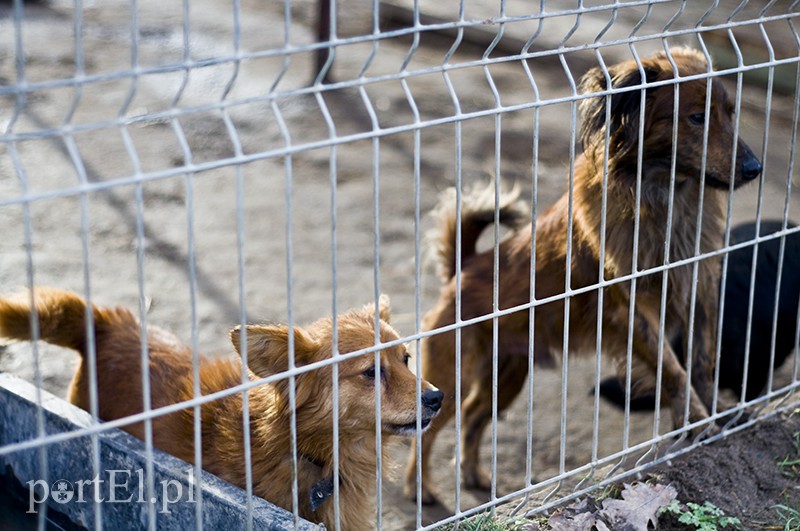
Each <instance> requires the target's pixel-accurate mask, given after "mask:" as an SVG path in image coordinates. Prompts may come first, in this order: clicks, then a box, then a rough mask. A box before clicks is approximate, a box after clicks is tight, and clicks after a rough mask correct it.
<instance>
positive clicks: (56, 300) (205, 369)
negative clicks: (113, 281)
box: [0, 288, 442, 529]
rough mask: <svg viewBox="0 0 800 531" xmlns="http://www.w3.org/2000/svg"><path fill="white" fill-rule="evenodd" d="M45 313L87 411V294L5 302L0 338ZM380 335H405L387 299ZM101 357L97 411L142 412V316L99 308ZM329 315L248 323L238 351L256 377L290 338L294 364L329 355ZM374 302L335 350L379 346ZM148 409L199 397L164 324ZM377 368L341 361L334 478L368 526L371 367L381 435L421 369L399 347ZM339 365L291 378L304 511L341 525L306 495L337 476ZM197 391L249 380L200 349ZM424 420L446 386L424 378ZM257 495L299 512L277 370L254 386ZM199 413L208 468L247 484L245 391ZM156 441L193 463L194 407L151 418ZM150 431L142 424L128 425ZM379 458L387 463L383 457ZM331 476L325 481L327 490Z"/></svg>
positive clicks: (271, 368) (352, 319)
mask: <svg viewBox="0 0 800 531" xmlns="http://www.w3.org/2000/svg"><path fill="white" fill-rule="evenodd" d="M32 299H33V301H34V304H35V307H36V314H37V316H38V325H39V337H40V338H41V339H42V340H44V341H47V342H49V343H53V344H56V345H60V346H63V347H68V348H72V349H74V350H77V351H78V352H79V353H80V354H81V363H80V365H79V367H78V370H77V372H76V373H75V376H74V379H73V381H72V384H71V387H70V391H69V397H70V400H71V401H72V403H73V404H75V405H77V406H79V407H81V408H84V409H87V410H88V409H89V404H90V402H89V391H90V387H89V385H90V382H89V371H88V354H87V353H88V349H89V348H90V340H89V338H87V335H86V330H87V328H86V321H85V318H86V310H87V308H86V303H85V302H84V300H83V299H82V298H80V297H79V296H77V295H75V294H73V293H69V292H65V291H59V290H55V289H47V288H41V289H37V290H35V291H34V293H33V297H32V296H31V294H30V293H27V292H26V293H22V294H19V295H16V296H12V297H8V298H2V299H0V335H2V336H3V337H6V338H13V339H19V340H30V339H31V332H30V322H31V321H30V320H31V300H32ZM379 315H380V323H379V329H380V340H381V342H390V341H395V340H397V339H398V335H397V333H396V332H395V331H394V330H393V329H392V327H391V326H390V325H389V324H388V320H389V307H388V299H385V298H382V299H381V304H380V308H379ZM92 317H93V320H94V348H95V352H96V356H97V357H96V359H97V364H96V365H97V385H98V387H97V397H98V406H99V416H100V418H101V419H103V420H112V419H118V418H122V417H126V416H128V415H133V414H135V413H139V412H141V411H142V408H143V403H142V398H143V394H142V378H141V376H140V375H141V364H140V355H141V354H140V353H141V348H142V346H141V336H140V330H141V325H140V323H139V322H138V320H137V319H136V318H135V317H134V315H133V314H132V313H131V312H129V311H128V310H126V309H123V308H114V309H109V308H101V307H98V306H94V307H93V308H92ZM332 328H333V320H332V319H330V318H327V319H321V320H319V321H317V322H315V323H313V324H312V325H310V326H308V327H307V328H299V327H295V328H294V330H290V329H289V328H288V327H287V326H283V325H270V326H260V325H249V326H247V327H246V330H247V333H246V341H245V340H244V338H243V337H242V336H244V335H245V334H242V330H241V329H240V328H238V327H237V328H235V329H233V330H232V331H231V340H232V342H233V346H234V348H235V349H236V351H237V352H238V353H241V346H240V345H245V344H246V345H247V347H246V348H247V358H246V359H247V364H248V369H249V370H247V375H248V378H249V379H250V380H256V379H258V378H259V377H266V376H270V375H275V374H277V373H279V372H281V371H285V370H287V368H288V360H289V357H288V356H289V341H290V335H293V340H294V354H295V362H296V364H297V366H303V365H307V364H309V363H313V362H318V361H321V360H325V359H328V358H330V357H331V351H332V343H331V340H332V335H331V334H332ZM375 332H376V327H375V306H374V305H367V306H364V307H363V308H361V309H356V310H351V311H349V312H347V313H345V314H342V315H340V316H339V318H338V348H339V351H340V352H341V353H347V352H353V351H356V350H360V349H363V348H367V347H370V346H372V345H374V344H375ZM146 342H147V348H148V350H149V356H150V363H149V372H150V388H151V395H150V400H151V407H152V408H159V407H163V406H167V405H170V404H175V403H178V402H181V401H184V400H188V399H191V398H192V397H193V375H192V352H191V350H190V349H189V348H187V347H186V346H184V345H183V344H182V343H181V342H180V341H179V340H178V339H177V338H175V337H174V336H173V335H171V334H170V333H168V332H165V331H164V330H161V329H159V328H156V327H153V326H150V327H148V329H147V338H146ZM380 359H381V362H380V371H378V370H376V368H375V358H374V354H365V355H363V356H358V357H355V358H351V359H347V360H343V361H342V362H341V363H338V367H339V369H338V370H339V479H340V489H339V496H340V498H339V499H340V504H341V511H340V522H341V525H342V528H343V529H369V528H370V527H372V526H373V525H374V518H375V516H376V512H375V511H376V509H375V481H376V473H377V468H376V460H377V452H379V451H382V449H378V448H376V442H375V429H376V420H375V380H374V377H375V374H376V373H379V374H380V378H381V420H382V433H383V434H384V436H385V437H386V438H390V437H392V436H395V435H410V434H413V433H415V431H416V411H417V408H416V398H415V397H416V377H415V376H414V374H413V373H411V371H409V369H408V367H407V366H406V365H407V361H408V354H407V351H406V349H405V347H404V346H402V345H397V346H393V347H388V348H385V349H383V350H382V351H381V353H380ZM332 370H333V369H332V368H331V366H326V367H325V368H319V369H315V370H311V371H309V372H304V373H302V374H300V375H298V376H297V377H296V379H295V383H296V414H297V417H296V420H297V453H298V459H297V467H298V473H297V481H298V492H299V500H298V501H299V509H300V515H301V516H302V517H304V518H307V519H309V520H312V521H317V522H320V521H321V522H324V523H325V524H326V526H328V528H329V529H333V528H334V503H333V500H332V499H326V500H325V501H324V502H323V503H322V505H321V506H319V507H318V508H317V510H316V511H314V510H312V507H311V503H310V499H309V497H310V493H311V491H312V489H314V487H315V485H317V484H319V483H320V482H322V481H326V480H329V478H331V477H332V476H333V431H332V430H333V415H334V411H333V404H332V376H331V375H332ZM199 374H200V390H201V392H202V393H203V394H204V395H206V394H210V393H214V392H217V391H220V390H224V389H226V388H230V387H233V386H236V385H238V384H240V383H241V382H242V366H241V358H240V357H239V356H231V357H229V358H225V359H216V360H212V359H208V358H202V357H201V358H200V367H199ZM422 391H423V392H422V397H421V401H422V405H421V408H420V410H421V417H422V418H421V424H422V426H423V427H426V426H427V425H428V423H429V422H430V419H431V418H432V417H433V416H434V415H435V414H436V412H437V411H438V409H439V407H440V404H441V398H442V394H441V392H439V391H438V390H436V389H435V388H434V387H433V386H431V385H430V384H428V383H427V382H422ZM249 407H250V434H251V435H250V437H251V456H252V478H253V492H254V493H255V494H256V495H258V496H261V497H263V498H265V499H267V500H269V501H271V502H273V503H275V504H277V505H279V506H281V507H284V508H286V509H288V510H291V509H292V488H291V485H292V481H293V472H292V449H291V441H290V433H291V432H290V422H291V414H292V411H291V409H290V405H289V382H288V380H287V379H280V380H277V381H275V382H274V383H271V384H265V385H260V386H257V387H254V388H253V389H251V390H250V391H249ZM201 416H202V445H203V448H202V465H203V468H204V469H206V470H208V471H210V472H212V473H214V474H216V475H218V476H219V477H221V478H223V479H226V480H228V481H230V482H231V483H234V484H236V485H239V486H242V487H244V486H245V453H244V439H243V428H242V426H243V422H242V419H243V417H242V394H241V393H236V394H233V395H230V396H227V397H225V398H221V399H218V400H214V401H212V402H209V403H207V404H204V405H203V406H202V409H201ZM152 422H153V442H154V444H155V446H156V447H158V448H160V449H162V450H164V451H166V452H169V453H171V454H173V455H175V456H177V457H180V458H182V459H184V460H186V461H189V462H193V461H194V445H193V441H194V438H193V430H194V415H193V412H192V410H191V409H186V410H182V411H179V412H177V413H172V414H169V415H164V416H158V417H156V418H154V419H153V421H152ZM125 429H126V430H127V431H128V432H130V433H132V434H133V435H135V436H137V437H139V438H144V425H143V424H142V423H138V424H133V425H129V426H126V428H125ZM384 462H386V461H385V460H384ZM332 485H333V484H332V483H330V486H331V489H332Z"/></svg>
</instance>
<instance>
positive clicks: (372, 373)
mask: <svg viewBox="0 0 800 531" xmlns="http://www.w3.org/2000/svg"><path fill="white" fill-rule="evenodd" d="M363 374H364V376H366V377H367V378H369V379H370V380H374V379H375V366H374V365H373V366H371V367H370V368H369V369H367V370H366V371H364V372H363Z"/></svg>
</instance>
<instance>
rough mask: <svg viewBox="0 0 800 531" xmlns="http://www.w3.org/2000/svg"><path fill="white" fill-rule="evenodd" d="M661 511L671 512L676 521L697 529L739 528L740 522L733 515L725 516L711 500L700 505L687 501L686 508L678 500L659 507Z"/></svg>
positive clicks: (703, 530) (716, 530) (700, 530)
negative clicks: (676, 518) (661, 507)
mask: <svg viewBox="0 0 800 531" xmlns="http://www.w3.org/2000/svg"><path fill="white" fill-rule="evenodd" d="M661 513H662V514H663V513H671V514H674V515H675V516H677V517H678V522H680V523H682V524H686V525H690V526H693V527H694V529H696V530H697V531H718V530H719V529H741V526H742V522H741V521H740V520H739V519H738V518H736V517H734V516H727V515H725V512H724V511H723V510H722V509H720V508H719V507H717V506H716V505H714V504H713V503H711V502H708V501H706V502H704V503H703V504H702V505H700V504H697V503H694V502H687V503H686V508H685V509H684V508H683V507H682V506H681V503H680V502H678V500H672V503H670V504H669V505H667V506H666V507H664V508H663V509H661Z"/></svg>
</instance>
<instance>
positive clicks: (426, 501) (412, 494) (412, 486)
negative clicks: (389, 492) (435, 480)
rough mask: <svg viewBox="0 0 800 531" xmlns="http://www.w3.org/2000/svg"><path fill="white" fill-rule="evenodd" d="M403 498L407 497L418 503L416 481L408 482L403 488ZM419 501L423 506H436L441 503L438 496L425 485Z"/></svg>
mask: <svg viewBox="0 0 800 531" xmlns="http://www.w3.org/2000/svg"><path fill="white" fill-rule="evenodd" d="M403 496H405V498H406V499H407V500H409V501H412V502H414V503H417V482H416V481H412V482H411V483H408V482H406V484H405V485H404V486H403ZM419 500H420V502H421V503H422V505H436V504H438V503H439V499H438V498H437V497H436V494H434V493H433V491H431V490H430V489H429V488H427V487H426V486H425V484H424V483H423V485H422V494H421V496H420V498H419Z"/></svg>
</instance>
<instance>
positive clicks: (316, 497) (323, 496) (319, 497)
mask: <svg viewBox="0 0 800 531" xmlns="http://www.w3.org/2000/svg"><path fill="white" fill-rule="evenodd" d="M301 457H302V458H303V459H305V460H306V461H308V462H309V463H311V464H312V465H316V466H318V467H319V469H320V470H325V463H323V462H322V461H320V460H318V459H316V458H314V457H311V456H310V455H305V454H302V455H301ZM341 483H342V477H341V475H339V484H340V485H341ZM331 496H333V474H331V475H330V476H329V477H326V478H322V479H320V480H319V481H317V482H316V483H314V484H313V485H312V486H311V490H310V491H309V492H308V501H309V502H310V503H311V510H312V511H314V512H316V511H317V509H319V507H320V505H322V504H323V503H325V500H327V499H328V498H330V497H331Z"/></svg>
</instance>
